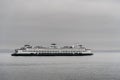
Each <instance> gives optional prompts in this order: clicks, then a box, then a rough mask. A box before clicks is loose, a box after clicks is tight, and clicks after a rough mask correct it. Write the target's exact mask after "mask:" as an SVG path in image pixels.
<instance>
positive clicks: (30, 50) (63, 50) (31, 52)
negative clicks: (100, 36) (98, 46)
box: [11, 43, 93, 56]
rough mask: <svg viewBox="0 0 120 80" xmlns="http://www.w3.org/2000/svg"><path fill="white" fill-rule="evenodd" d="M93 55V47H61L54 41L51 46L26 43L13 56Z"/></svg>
mask: <svg viewBox="0 0 120 80" xmlns="http://www.w3.org/2000/svg"><path fill="white" fill-rule="evenodd" d="M90 55H93V53H92V51H91V49H87V48H85V47H84V46H83V45H79V44H77V45H72V46H62V47H59V46H57V45H56V44H55V43H52V44H51V45H50V46H49V47H44V46H35V47H33V46H31V45H24V46H23V47H21V48H19V49H15V52H14V53H13V54H11V56H90Z"/></svg>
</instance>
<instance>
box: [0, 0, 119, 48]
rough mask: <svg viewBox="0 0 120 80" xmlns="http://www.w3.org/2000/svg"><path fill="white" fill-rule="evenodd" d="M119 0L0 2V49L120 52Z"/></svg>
mask: <svg viewBox="0 0 120 80" xmlns="http://www.w3.org/2000/svg"><path fill="white" fill-rule="evenodd" d="M119 34H120V1H119V0H0V36H1V38H0V48H6V49H8V48H16V47H19V46H21V45H24V44H25V43H27V42H29V41H31V44H33V45H38V44H42V45H43V44H44V45H46V44H50V43H51V42H56V43H58V44H65V45H66V44H71V45H72V44H74V43H81V44H83V45H86V46H87V47H89V48H92V49H95V50H96V49H97V50H98V49H99V50H101V49H104V50H108V49H114V50H118V49H120V37H119Z"/></svg>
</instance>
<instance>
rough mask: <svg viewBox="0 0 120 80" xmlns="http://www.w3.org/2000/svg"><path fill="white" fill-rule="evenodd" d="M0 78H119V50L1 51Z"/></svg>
mask: <svg viewBox="0 0 120 80" xmlns="http://www.w3.org/2000/svg"><path fill="white" fill-rule="evenodd" d="M0 80H120V53H114V52H112V53H103V52H102V53H94V55H93V56H71V57H70V56H69V57H66V56H61V57H60V56H57V57H35V56H34V57H13V56H10V53H1V54H0Z"/></svg>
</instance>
